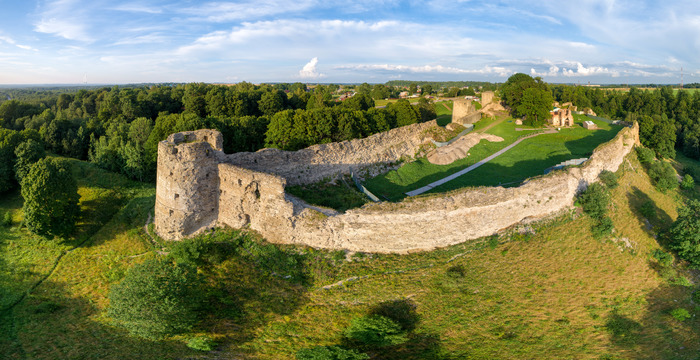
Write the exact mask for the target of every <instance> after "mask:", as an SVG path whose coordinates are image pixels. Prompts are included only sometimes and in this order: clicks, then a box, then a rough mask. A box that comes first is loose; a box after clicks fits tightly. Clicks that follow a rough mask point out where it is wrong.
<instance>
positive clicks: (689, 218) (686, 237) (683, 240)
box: [668, 200, 700, 268]
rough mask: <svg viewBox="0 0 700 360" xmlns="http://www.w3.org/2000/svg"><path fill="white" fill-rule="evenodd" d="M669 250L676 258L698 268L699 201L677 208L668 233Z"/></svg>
mask: <svg viewBox="0 0 700 360" xmlns="http://www.w3.org/2000/svg"><path fill="white" fill-rule="evenodd" d="M668 234H669V239H670V241H671V248H672V249H673V250H676V251H677V252H678V256H680V258H681V259H684V260H686V261H688V262H689V263H690V265H691V266H692V267H694V268H700V201H698V200H689V201H688V202H687V203H686V204H685V206H681V207H679V208H678V218H677V219H676V221H674V222H673V225H671V229H670V230H669V232H668Z"/></svg>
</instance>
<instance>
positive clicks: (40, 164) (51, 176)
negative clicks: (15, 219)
mask: <svg viewBox="0 0 700 360" xmlns="http://www.w3.org/2000/svg"><path fill="white" fill-rule="evenodd" d="M21 186H22V197H23V198H24V206H23V207H22V210H23V212H24V221H25V224H26V226H27V229H28V230H29V231H31V232H33V233H35V234H38V235H43V236H54V235H55V236H64V237H65V236H67V235H69V234H70V233H71V232H73V229H74V228H75V222H76V220H77V219H78V215H79V214H80V207H79V206H78V200H79V199H80V195H78V185H77V184H76V182H75V179H73V176H72V175H71V173H70V170H69V169H68V167H67V166H65V165H64V163H62V162H59V161H57V160H55V159H53V158H43V159H41V160H39V161H37V162H36V163H35V164H34V165H32V166H31V168H30V169H29V172H28V173H27V175H26V176H24V177H23V178H22V183H21Z"/></svg>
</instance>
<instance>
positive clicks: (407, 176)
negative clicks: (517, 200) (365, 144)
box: [364, 116, 620, 201]
mask: <svg viewBox="0 0 700 360" xmlns="http://www.w3.org/2000/svg"><path fill="white" fill-rule="evenodd" d="M576 119H577V123H576V126H574V127H572V128H562V129H561V131H559V132H558V133H556V134H543V135H539V136H536V137H534V138H531V139H527V140H525V141H523V142H522V143H520V144H518V145H517V146H516V147H514V148H513V149H511V150H509V151H508V152H506V153H505V154H503V155H501V156H499V157H497V158H496V159H494V160H492V161H490V162H489V163H487V164H485V165H482V166H481V167H479V168H477V169H476V170H473V171H471V172H469V173H468V174H465V175H463V176H461V177H459V178H457V179H455V180H452V181H450V182H448V183H446V184H444V185H441V186H439V187H436V188H435V189H433V190H431V192H433V193H435V192H444V191H448V190H453V189H458V188H462V187H465V186H494V185H502V184H506V185H509V186H517V185H518V184H519V183H520V182H522V181H523V180H525V179H526V178H528V177H532V176H536V175H541V174H542V173H543V171H544V170H545V169H546V168H548V167H550V166H554V165H556V164H558V163H561V162H562V161H565V160H569V159H575V158H581V157H587V156H589V155H590V154H591V152H592V151H593V149H594V148H595V147H596V146H598V145H599V144H601V143H603V142H606V141H608V140H610V139H612V138H613V137H615V135H616V134H617V132H618V131H619V129H620V127H619V126H615V125H609V124H606V123H604V122H602V121H595V122H596V124H597V125H598V127H599V128H600V129H599V130H594V131H591V130H586V129H584V128H583V127H581V126H580V121H581V120H582V119H581V118H580V117H578V116H577V117H576ZM495 121H502V122H501V123H500V124H497V125H496V126H494V127H492V128H490V129H488V130H487V131H485V132H486V133H489V134H493V135H498V136H500V137H502V138H503V139H504V141H502V142H489V141H487V140H482V141H481V142H480V143H479V144H478V145H476V146H474V147H473V148H471V150H470V151H469V152H470V154H471V155H469V156H468V157H466V158H463V159H460V160H457V161H455V162H453V163H452V164H449V165H434V164H431V163H430V162H428V160H427V159H426V158H421V159H418V160H416V161H414V162H411V163H408V164H405V165H404V166H402V167H401V168H399V169H398V170H396V171H392V172H389V173H386V174H383V175H380V176H377V177H375V178H373V179H369V180H367V181H366V182H365V184H364V185H365V186H366V187H367V188H368V189H369V190H370V191H372V192H373V193H374V194H376V195H377V196H380V197H383V198H385V199H388V200H391V201H398V200H401V199H403V198H404V197H405V192H407V191H411V190H415V189H418V188H420V187H422V186H425V185H427V184H430V183H431V182H433V181H436V180H439V179H442V178H444V177H446V176H448V175H450V174H453V173H455V172H457V171H459V170H462V169H464V168H466V167H468V166H470V165H473V164H475V163H477V162H478V161H480V160H482V159H484V158H486V157H488V156H489V155H491V154H493V153H494V152H496V151H498V150H500V149H502V148H504V147H506V146H508V145H509V144H512V143H513V142H514V141H515V140H517V139H518V138H519V137H520V136H524V135H526V134H529V133H530V131H516V130H515V128H516V127H518V128H528V127H527V126H522V125H517V126H516V125H515V122H514V121H513V120H512V119H510V118H508V119H502V118H501V119H496V118H486V119H482V120H481V121H479V122H478V123H476V125H475V131H480V130H481V129H484V128H487V127H488V126H489V125H491V124H492V123H493V122H495Z"/></svg>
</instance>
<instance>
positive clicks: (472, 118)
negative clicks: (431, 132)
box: [452, 99, 481, 125]
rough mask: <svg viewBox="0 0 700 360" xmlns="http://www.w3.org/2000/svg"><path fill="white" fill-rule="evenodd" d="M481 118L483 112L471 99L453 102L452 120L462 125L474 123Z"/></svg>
mask: <svg viewBox="0 0 700 360" xmlns="http://www.w3.org/2000/svg"><path fill="white" fill-rule="evenodd" d="M479 120H481V113H480V112H479V111H477V110H476V106H474V104H473V103H472V101H471V100H466V99H458V100H455V101H453V102H452V122H453V123H457V124H460V125H467V124H473V123H475V122H477V121H479Z"/></svg>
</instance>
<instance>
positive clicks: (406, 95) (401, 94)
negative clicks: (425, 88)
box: [399, 91, 408, 99]
mask: <svg viewBox="0 0 700 360" xmlns="http://www.w3.org/2000/svg"><path fill="white" fill-rule="evenodd" d="M407 97H408V91H402V92H401V93H399V98H400V99H405V98H407Z"/></svg>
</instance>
